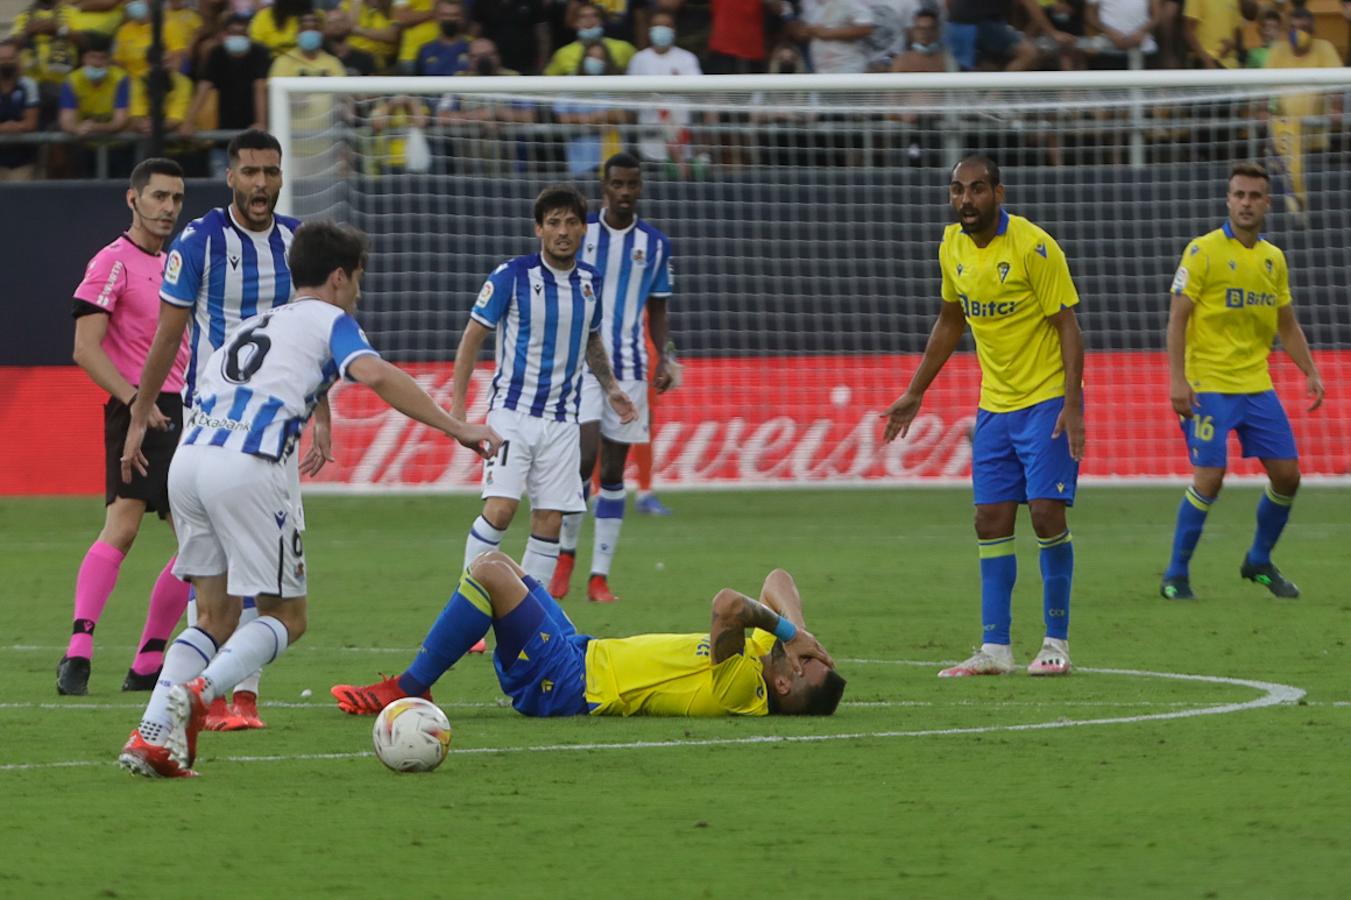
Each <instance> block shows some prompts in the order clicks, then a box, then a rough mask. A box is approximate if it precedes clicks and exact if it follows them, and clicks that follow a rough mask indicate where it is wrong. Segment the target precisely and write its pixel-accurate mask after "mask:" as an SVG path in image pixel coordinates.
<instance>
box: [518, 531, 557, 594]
mask: <svg viewBox="0 0 1351 900" xmlns="http://www.w3.org/2000/svg"><path fill="white" fill-rule="evenodd" d="M557 565H558V541H551V540H549V539H548V538H542V537H536V536H535V535H533V534H532V535H530V540H528V541H526V542H525V556H523V557H521V568H522V569H525V574H527V575H529V576H530V577H532V578H534V579H535V580H536V581H538V582H539V583H540V584H543V585H548V583H549V580H550V579H551V578H553V577H554V567H555V566H557Z"/></svg>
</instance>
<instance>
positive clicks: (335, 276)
mask: <svg viewBox="0 0 1351 900" xmlns="http://www.w3.org/2000/svg"><path fill="white" fill-rule="evenodd" d="M366 259H367V242H366V236H365V235H364V234H362V233H361V232H359V231H357V230H356V229H353V228H350V227H346V226H339V225H334V224H332V223H329V222H316V223H311V224H309V225H306V226H304V227H302V228H300V229H299V230H298V231H297V232H296V235H295V241H294V243H293V244H292V247H291V252H290V268H291V272H292V273H293V274H294V277H295V281H296V285H297V299H296V300H295V301H294V302H292V303H289V304H285V305H282V306H279V307H274V308H273V309H271V310H269V311H268V312H265V313H263V314H261V315H259V316H255V317H253V318H251V319H246V320H245V321H244V322H243V323H242V324H241V325H240V327H239V328H238V329H237V330H236V331H235V332H234V333H233V334H232V335H231V336H230V338H229V340H228V341H227V342H226V344H225V345H224V346H222V347H220V348H219V349H217V350H216V351H215V352H214V353H213V354H212V355H211V357H210V359H209V360H208V361H207V364H206V366H205V367H203V369H202V370H201V375H202V378H201V381H200V382H199V385H198V398H199V402H198V403H197V404H196V405H195V406H194V407H193V410H192V416H191V418H190V419H189V420H188V421H187V422H186V423H185V425H184V431H185V437H184V438H183V442H182V444H181V445H180V446H179V448H178V452H177V454H176V455H175V456H174V463H173V465H172V466H171V467H170V470H169V497H170V502H171V504H172V506H173V509H174V513H175V519H176V520H177V525H178V532H177V533H178V562H177V563H176V565H175V566H174V574H176V575H178V576H179V577H182V578H185V579H188V580H190V581H192V583H193V585H194V586H195V587H196V590H197V602H198V619H197V622H196V624H195V625H193V626H191V627H189V628H187V629H184V631H183V632H181V633H180V634H179V635H178V637H177V638H176V639H175V641H174V643H173V644H172V645H171V646H170V648H169V651H168V653H166V654H165V658H164V671H163V677H162V678H161V680H160V683H159V685H157V686H156V688H155V692H154V694H152V696H151V699H150V703H149V705H148V706H147V707H146V711H145V714H144V716H143V717H142V720H141V723H140V725H139V726H137V728H136V730H135V731H133V732H132V734H131V737H130V738H129V739H128V741H127V743H126V745H125V746H124V747H123V749H122V753H121V754H120V755H119V757H118V762H119V763H120V764H121V765H122V766H123V767H124V768H126V769H127V770H129V771H131V772H133V773H135V774H138V775H145V776H148V777H152V778H155V777H167V778H179V777H185V776H191V775H195V774H196V773H195V772H193V771H192V763H193V759H194V757H195V755H196V742H197V732H198V730H199V729H200V728H201V726H202V723H203V720H204V719H205V715H206V708H207V704H209V703H210V702H211V701H212V700H213V699H214V698H215V697H217V696H219V695H221V694H223V693H224V692H225V691H227V690H228V689H229V688H230V687H231V686H232V685H234V684H236V683H238V681H239V680H240V679H241V678H243V677H244V676H245V675H247V674H248V673H249V672H252V671H254V670H256V669H258V668H260V667H261V666H263V665H265V664H267V663H270V662H272V661H274V660H275V659H276V658H277V657H278V656H280V655H281V654H282V653H283V652H284V651H285V650H286V648H287V647H288V646H289V645H290V644H292V643H294V642H295V641H297V640H299V639H300V636H301V635H302V634H304V632H305V627H306V598H305V594H306V572H305V552H304V543H303V541H302V539H301V534H300V529H299V527H298V523H297V522H296V516H295V513H296V509H297V507H298V506H299V502H300V493H299V491H298V490H297V489H296V487H295V485H294V484H293V483H292V482H291V479H290V477H289V476H288V475H287V472H286V466H285V460H286V459H287V458H288V457H290V456H291V455H292V453H293V452H294V450H295V447H296V443H297V442H298V440H299V438H300V433H301V432H302V431H303V430H304V428H305V423H306V422H307V421H308V420H309V418H310V416H311V414H313V412H314V410H315V407H316V406H317V405H318V403H319V401H320V399H321V398H322V397H324V396H325V394H327V392H328V389H329V388H330V387H332V385H333V383H334V382H335V381H337V379H338V378H339V377H341V376H344V375H345V376H346V377H348V378H350V379H352V380H354V381H359V382H361V383H362V384H365V385H367V386H368V387H370V388H371V389H372V390H373V391H375V393H376V394H378V395H379V396H380V397H381V398H382V399H383V400H384V401H385V402H387V403H388V404H390V405H391V406H393V407H394V408H395V409H397V410H399V412H401V413H403V414H404V415H406V416H409V417H410V418H413V419H416V420H417V421H419V422H422V423H424V424H426V425H428V426H430V427H432V428H435V429H436V430H438V431H441V432H443V433H444V434H445V435H446V436H447V437H450V438H452V439H454V440H457V441H459V442H460V443H461V444H463V445H464V446H466V447H469V448H470V449H472V450H474V451H475V452H476V453H479V454H481V455H482V456H484V457H485V458H491V457H492V455H493V453H495V452H496V450H497V447H498V445H499V444H500V443H501V438H499V437H498V436H497V435H496V434H495V433H494V432H493V430H492V428H490V427H488V426H484V425H468V424H466V423H465V422H463V421H461V420H459V419H455V418H452V417H451V416H449V415H447V413H446V411H445V410H443V409H442V408H441V407H440V406H438V405H437V404H436V402H435V401H434V400H432V398H431V397H429V396H428V395H427V393H426V392H425V391H423V390H422V389H421V388H420V387H418V385H417V383H416V382H415V381H414V380H413V379H412V378H411V377H410V376H409V375H408V374H406V373H405V372H403V371H401V370H400V369H398V368H396V367H394V366H392V365H390V364H389V363H387V362H385V361H384V360H382V359H381V358H380V356H379V355H378V354H377V353H376V352H375V350H374V349H373V348H372V347H371V345H370V343H369V342H367V340H366V336H365V334H363V333H362V331H361V329H360V328H359V327H358V326H357V323H356V320H355V319H353V318H352V313H353V312H355V310H356V304H357V298H358V297H359V296H360V288H361V277H362V275H363V273H364V271H365V266H366ZM245 596H253V597H256V598H257V604H258V608H259V611H260V615H259V617H258V618H256V619H254V620H253V621H251V622H249V623H247V624H244V625H241V626H239V627H238V629H236V624H237V623H238V620H239V614H240V611H241V609H242V605H243V598H244V597H245ZM227 638H228V640H227ZM222 644H224V646H221V645H222Z"/></svg>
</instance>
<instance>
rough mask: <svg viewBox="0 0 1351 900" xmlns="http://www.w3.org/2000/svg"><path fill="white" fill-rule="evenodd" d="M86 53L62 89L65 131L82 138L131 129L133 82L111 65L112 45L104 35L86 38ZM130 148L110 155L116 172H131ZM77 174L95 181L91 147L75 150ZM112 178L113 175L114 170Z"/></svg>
mask: <svg viewBox="0 0 1351 900" xmlns="http://www.w3.org/2000/svg"><path fill="white" fill-rule="evenodd" d="M84 42H85V51H84V53H83V54H82V55H81V57H80V63H81V65H80V68H78V69H76V70H75V71H74V72H71V73H70V74H69V75H67V76H66V81H65V83H64V84H63V85H62V86H61V114H60V124H61V130H62V131H64V132H65V133H66V134H72V135H77V136H79V137H100V136H101V137H107V136H110V135H115V134H118V133H120V132H122V131H124V130H126V127H127V111H128V107H129V106H130V105H131V79H130V78H128V77H127V73H126V72H124V71H123V70H122V69H119V68H118V67H117V66H114V65H112V64H111V62H112V54H111V52H110V51H111V49H112V48H111V42H110V41H109V40H108V38H107V37H105V36H104V35H101V34H90V35H85V36H84ZM129 149H130V148H129V147H127V148H117V149H116V150H114V151H112V152H110V153H109V160H110V163H111V166H112V168H113V169H115V170H116V171H117V172H119V173H120V172H121V170H122V169H123V168H125V169H126V170H127V171H130V168H131V166H130V163H131V156H130V153H129V152H127V151H128V150H129ZM72 156H73V157H74V160H75V168H76V172H75V174H76V175H77V176H80V177H85V178H89V177H93V176H94V174H95V161H96V159H95V154H94V150H93V147H92V146H91V145H81V146H79V147H76V148H74V150H73V151H72ZM109 174H113V171H111V170H110V172H109Z"/></svg>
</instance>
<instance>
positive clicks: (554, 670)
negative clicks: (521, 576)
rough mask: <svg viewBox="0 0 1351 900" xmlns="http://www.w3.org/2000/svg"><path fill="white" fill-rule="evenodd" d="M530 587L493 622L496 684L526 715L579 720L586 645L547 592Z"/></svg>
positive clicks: (584, 710) (583, 706)
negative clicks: (510, 608)
mask: <svg viewBox="0 0 1351 900" xmlns="http://www.w3.org/2000/svg"><path fill="white" fill-rule="evenodd" d="M530 581H531V582H532V583H533V584H532V585H531V587H532V588H533V589H532V590H531V592H530V593H529V594H526V596H525V599H523V600H522V601H521V604H520V606H517V607H516V608H515V609H513V610H512V611H511V612H510V613H509V614H507V615H506V616H504V617H502V618H501V619H497V620H495V621H494V622H493V633H494V634H495V635H496V636H497V649H496V650H494V651H493V667H494V668H495V669H496V670H497V683H498V684H499V685H501V687H502V692H503V693H504V694H506V695H507V696H508V697H510V698H511V705H512V708H514V709H515V710H516V711H517V712H519V713H522V714H524V715H527V716H540V717H543V716H580V715H585V714H586V713H588V712H589V711H590V710H589V708H588V706H587V702H586V645H587V644H589V643H591V636H590V635H585V634H578V633H577V630H576V629H575V628H574V627H573V625H572V622H570V621H568V617H567V616H566V615H565V614H564V613H563V610H562V608H560V607H559V605H558V604H557V603H555V602H554V599H553V598H552V597H550V596H549V594H548V592H547V591H545V590H544V589H543V588H542V587H540V586H539V584H538V583H537V582H534V579H530Z"/></svg>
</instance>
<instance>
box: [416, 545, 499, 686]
mask: <svg viewBox="0 0 1351 900" xmlns="http://www.w3.org/2000/svg"><path fill="white" fill-rule="evenodd" d="M492 624H493V616H492V606H491V605H489V603H488V592H487V591H486V590H484V589H483V585H481V584H479V583H478V582H477V581H475V580H474V579H473V578H471V577H470V576H469V573H468V572H465V573H464V577H462V578H461V579H460V584H459V586H458V587H457V588H456V589H455V593H454V594H453V595H452V596H451V598H450V601H449V602H448V603H447V604H446V607H445V609H443V610H441V615H439V616H437V617H436V622H435V623H433V625H432V629H431V631H429V632H427V636H426V637H425V638H423V640H422V649H421V650H419V651H418V655H417V656H416V657H414V659H413V662H412V665H410V666H409V667H408V668H407V669H406V670H405V671H404V673H403V674H402V675H400V676H399V689H400V690H402V691H403V692H404V693H405V694H408V695H410V696H414V697H415V696H417V695H418V694H421V693H423V692H424V691H426V690H427V689H428V688H430V687H431V686H432V685H433V684H436V681H437V679H438V678H440V677H441V676H442V675H444V674H445V673H446V670H447V669H449V668H450V667H451V666H453V665H454V664H455V662H456V661H457V660H458V659H459V658H460V657H461V656H464V655H465V654H466V653H468V652H469V648H470V647H472V646H474V644H476V643H477V642H478V641H479V639H480V638H482V637H483V636H484V635H485V634H487V633H488V628H489V627H490V626H491V625H492Z"/></svg>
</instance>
